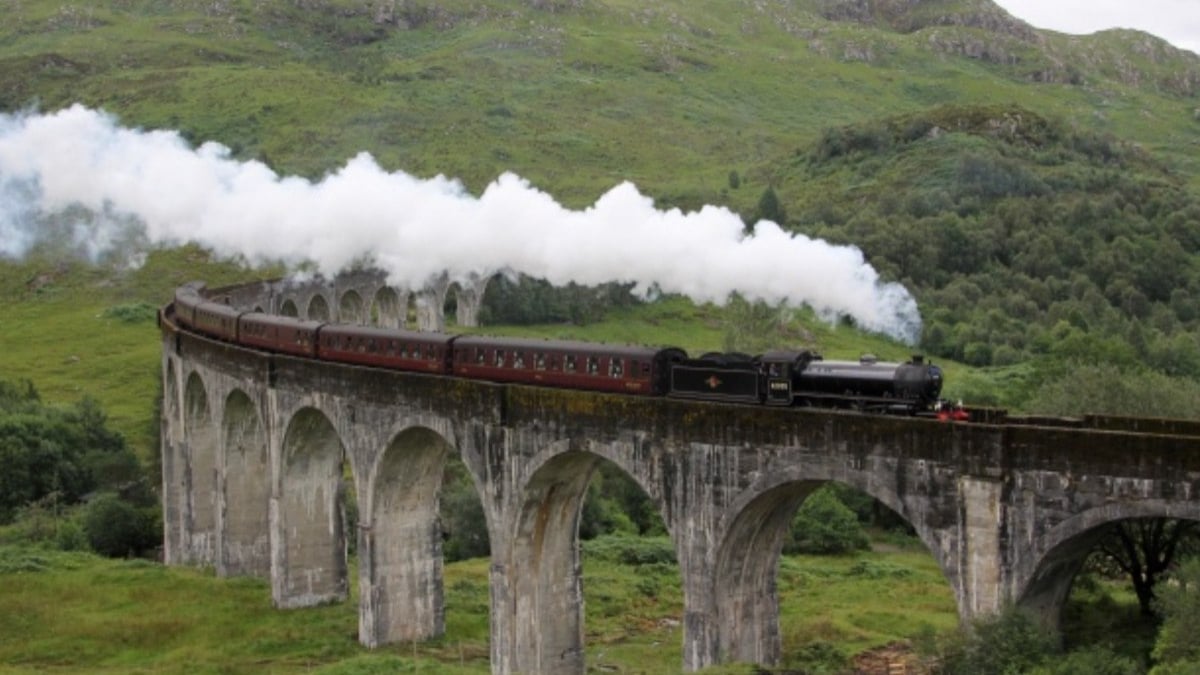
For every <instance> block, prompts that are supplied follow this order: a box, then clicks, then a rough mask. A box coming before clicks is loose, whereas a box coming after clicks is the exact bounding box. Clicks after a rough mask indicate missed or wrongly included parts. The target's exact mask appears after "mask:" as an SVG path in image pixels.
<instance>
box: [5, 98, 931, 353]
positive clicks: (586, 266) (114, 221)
mask: <svg viewBox="0 0 1200 675" xmlns="http://www.w3.org/2000/svg"><path fill="white" fill-rule="evenodd" d="M64 223H65V225H64ZM52 227H58V228H59V229H58V230H57V232H58V235H57V236H58V237H59V238H62V231H61V230H62V229H63V227H65V228H66V230H67V238H68V239H72V240H74V241H76V242H77V243H78V245H79V247H80V248H83V249H85V250H86V251H87V252H89V253H92V254H96V253H100V252H103V251H105V250H111V249H112V248H113V247H115V246H118V245H122V244H130V243H133V242H139V241H140V242H143V243H149V244H152V245H161V244H173V243H182V242H186V241H195V242H197V243H199V244H202V245H204V246H206V247H209V248H211V249H213V250H214V251H215V252H216V253H218V254H220V255H227V256H241V257H244V258H245V259H247V260H251V261H257V260H270V261H284V262H289V263H293V264H300V263H305V262H309V263H315V266H316V268H317V270H318V271H320V272H321V273H323V274H325V275H327V276H332V275H334V274H336V273H337V272H338V271H340V270H342V269H344V268H346V267H348V266H350V265H353V264H363V263H364V262H365V263H370V264H374V265H376V266H379V267H381V268H383V269H384V270H386V271H387V272H388V274H389V280H390V281H391V282H392V283H394V284H396V285H401V286H405V287H407V288H421V287H422V286H424V285H425V283H426V282H427V281H428V280H430V279H431V278H434V277H435V276H437V275H440V274H444V273H449V275H450V277H451V278H452V279H454V280H459V279H466V278H469V277H470V276H471V275H483V276H486V275H491V274H495V273H497V272H501V271H506V270H513V271H517V272H523V273H525V274H528V275H530V276H533V277H540V278H544V279H546V280H548V281H549V282H551V283H553V284H556V285H563V284H566V283H569V282H576V283H579V284H599V283H603V282H607V281H620V282H626V283H633V284H635V289H636V290H637V291H638V292H641V293H649V292H650V291H651V290H655V289H657V290H661V291H662V292H666V293H679V294H683V295H687V296H689V297H690V298H692V299H693V300H695V301H697V302H715V303H724V302H725V301H726V300H727V299H728V298H729V296H730V294H731V293H733V292H734V291H736V292H738V293H740V294H741V295H742V296H743V297H745V298H747V299H750V300H763V301H766V302H768V303H772V304H775V303H788V304H790V305H793V306H799V305H809V306H810V307H812V308H814V309H815V310H816V311H817V312H818V313H820V314H821V315H823V316H825V317H826V318H828V319H834V318H837V317H838V316H850V317H853V319H854V321H855V323H856V324H857V325H859V326H860V327H863V328H866V329H868V330H872V331H878V332H882V333H887V334H890V335H892V336H894V337H896V338H899V339H902V340H906V341H909V342H912V341H915V339H916V338H917V336H918V335H919V333H920V316H919V314H918V312H917V305H916V302H915V301H914V299H913V297H912V296H911V295H910V294H909V293H908V291H907V290H905V289H904V288H903V287H902V286H900V285H899V284H894V283H884V282H883V281H882V280H881V279H880V278H879V275H878V273H877V272H876V271H875V269H874V268H872V267H871V266H870V265H869V264H867V262H866V261H865V259H864V257H863V254H862V252H861V251H859V250H858V249H857V248H854V247H849V246H834V245H831V244H829V243H827V242H824V241H820V240H815V239H810V238H808V237H804V236H802V235H797V234H791V233H788V232H786V231H784V230H783V229H782V228H780V227H779V226H778V225H777V224H775V223H772V222H769V221H762V222H760V223H758V224H757V225H756V226H755V228H754V231H753V234H750V235H747V234H745V233H744V224H743V223H742V220H741V218H740V217H739V216H738V215H737V214H735V213H733V212H732V211H729V210H728V209H725V208H721V207H716V206H705V207H703V208H702V209H700V210H699V211H694V212H688V213H685V212H682V211H680V210H678V209H672V210H667V211H663V210H659V209H656V208H655V207H654V204H653V201H652V200H651V199H650V198H649V197H646V196H644V195H642V194H641V193H640V192H639V191H638V190H637V188H636V187H634V186H633V185H632V184H630V183H622V184H620V185H617V186H616V187H614V188H612V189H611V190H609V191H608V192H607V193H606V194H604V195H602V196H601V197H600V198H599V199H598V200H597V201H596V203H595V204H593V205H592V206H590V207H588V208H586V209H583V210H570V209H567V208H565V207H563V206H562V205H560V204H559V203H558V202H556V201H555V200H554V199H552V198H551V197H550V196H549V195H547V194H546V193H545V192H542V191H540V190H538V189H536V188H534V187H533V186H531V185H530V184H529V183H528V182H527V181H525V180H524V179H522V178H520V177H518V176H516V175H514V174H510V173H506V174H503V175H501V176H500V177H499V178H497V179H496V180H495V182H493V183H492V184H491V185H489V186H488V187H487V188H486V189H485V190H484V191H483V193H482V194H481V195H479V196H478V197H476V196H473V195H471V194H468V193H467V191H466V190H465V189H464V188H463V186H462V184H461V183H459V182H458V181H456V180H451V179H449V178H446V177H444V176H437V177H435V178H430V179H421V178H417V177H415V176H411V175H409V174H406V173H403V172H387V171H384V170H383V169H381V168H380V167H379V165H378V164H376V162H375V160H374V159H373V158H372V157H371V156H370V155H367V154H365V153H363V154H360V155H358V156H356V157H354V158H353V159H351V160H350V161H348V162H347V163H346V164H345V165H344V166H343V167H342V168H340V169H338V170H337V171H336V172H334V173H331V174H329V175H327V176H326V177H325V178H323V179H322V180H320V181H315V182H314V181H309V180H306V179H303V178H299V177H294V176H279V175H277V174H276V173H275V172H274V171H272V170H271V169H270V168H268V167H267V166H266V165H264V164H262V163H260V162H256V161H246V162H241V161H236V160H234V159H232V158H231V156H230V151H229V150H228V148H226V147H224V146H222V145H219V144H216V143H205V144H204V145H201V146H200V147H198V148H192V147H191V146H189V144H188V143H187V142H186V141H184V139H183V138H182V137H181V136H180V135H179V134H178V133H176V132H173V131H141V130H135V129H127V128H122V127H120V126H119V125H118V124H117V123H116V121H115V119H114V118H112V117H111V116H109V115H107V114H104V113H101V112H97V111H94V110H90V109H88V108H85V107H82V106H79V105H76V106H73V107H71V108H69V109H66V110H61V111H59V112H55V113H52V114H46V115H31V114H23V115H0V255H7V256H19V255H22V254H23V253H24V252H25V251H27V250H28V249H29V247H30V246H32V245H34V244H35V243H36V242H38V241H39V240H45V239H46V238H47V236H48V230H49V229H51V228H52Z"/></svg>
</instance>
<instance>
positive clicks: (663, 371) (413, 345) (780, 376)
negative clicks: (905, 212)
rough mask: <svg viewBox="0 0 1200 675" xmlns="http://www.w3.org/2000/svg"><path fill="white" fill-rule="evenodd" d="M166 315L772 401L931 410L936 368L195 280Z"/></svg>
mask: <svg viewBox="0 0 1200 675" xmlns="http://www.w3.org/2000/svg"><path fill="white" fill-rule="evenodd" d="M173 309H174V315H175V320H176V322H177V323H178V324H180V325H181V326H183V327H186V328H188V329H190V330H193V331H196V332H199V333H202V334H204V335H207V336H209V337H213V338H216V339H219V340H223V341H227V342H232V343H236V344H240V345H244V346H246V347H252V348H255V349H262V350H266V351H270V352H275V353H280V354H287V355H292V356H301V357H307V358H315V359H322V360H327V361H337V362H341V363H351V364H356V365H363V366H374V367H380V368H389V369H394V370H404V371H411V372H421V373H432V374H438V375H454V376H458V377H465V378H473V379H482V380H488V381H492V382H512V383H520V384H531V385H539V386H550V387H566V388H572V389H584V390H590V391H603V392H618V393H625V394H634V395H642V396H670V397H676V398H687V399H697V400H708V401H725V402H735V403H751V404H762V405H771V406H813V407H824V408H845V409H854V410H861V411H869V412H879V413H888V414H897V415H920V416H937V417H938V418H940V419H965V414H961V413H960V412H956V413H954V414H953V415H949V414H947V411H949V410H951V409H952V407H947V406H945V404H944V402H943V401H942V400H941V399H940V398H939V396H940V395H941V390H942V378H943V376H942V370H941V369H940V368H939V367H937V366H936V365H933V364H931V363H927V362H925V361H924V359H922V358H921V357H920V356H914V357H913V358H912V360H910V361H908V362H905V363H890V362H881V361H878V360H877V359H875V358H873V357H869V356H868V357H863V358H862V359H861V360H859V361H826V360H824V359H823V358H821V356H820V355H818V354H815V353H813V352H811V351H806V350H805V351H783V350H777V351H769V352H766V353H764V354H761V355H757V356H751V355H748V354H737V353H732V354H722V353H708V354H703V355H701V356H699V357H698V358H691V357H689V356H688V355H687V353H686V352H685V351H684V350H682V349H678V348H675V347H664V348H653V347H641V346H617V345H608V344H601V343H591V342H580V341H569V340H543V339H529V338H514V337H488V336H476V335H455V334H449V333H440V332H416V331H409V330H402V329H391V328H378V327H369V326H355V325H346V324H334V323H323V322H319V321H307V320H301V319H297V318H293V317H286V316H277V315H273V314H266V313H263V312H259V311H243V310H239V309H236V308H234V307H232V306H230V305H229V304H227V303H225V302H220V301H218V300H217V299H212V298H208V297H206V296H205V294H204V288H203V285H202V284H189V285H186V286H182V287H180V288H178V289H176V292H175V302H174V305H173Z"/></svg>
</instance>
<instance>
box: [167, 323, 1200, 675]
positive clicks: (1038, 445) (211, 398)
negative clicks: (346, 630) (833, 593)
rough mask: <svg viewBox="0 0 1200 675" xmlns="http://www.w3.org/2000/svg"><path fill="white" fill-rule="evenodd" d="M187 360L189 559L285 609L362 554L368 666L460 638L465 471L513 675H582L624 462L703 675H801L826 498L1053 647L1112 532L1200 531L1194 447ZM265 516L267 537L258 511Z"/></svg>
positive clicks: (171, 418) (179, 394) (184, 340)
mask: <svg viewBox="0 0 1200 675" xmlns="http://www.w3.org/2000/svg"><path fill="white" fill-rule="evenodd" d="M163 344H164V354H163V378H164V385H165V386H164V397H165V398H166V400H165V401H164V406H163V411H164V412H163V414H164V420H163V427H164V430H165V431H166V433H164V435H163V438H164V441H163V465H164V520H165V521H166V525H165V527H166V532H165V541H166V546H167V551H166V557H167V560H168V561H170V562H172V563H186V564H211V563H215V564H217V566H218V573H220V574H263V573H264V570H267V569H269V575H270V578H271V582H272V592H273V598H274V602H275V603H276V605H278V606H280V607H299V606H306V605H311V604H316V603H321V602H331V601H338V600H341V599H343V598H345V597H346V589H347V586H348V585H347V580H346V569H347V566H346V561H345V555H346V553H345V542H346V537H347V536H357V537H358V544H359V556H360V568H359V569H360V572H359V574H360V583H361V585H362V588H363V593H362V594H361V598H360V607H359V614H360V626H359V635H360V640H361V641H362V642H363V644H366V645H379V644H385V643H388V642H393V641H397V640H403V641H407V640H419V639H424V638H427V637H431V636H434V635H437V634H438V633H440V632H441V631H442V630H443V625H444V617H443V608H442V595H441V594H442V581H441V564H442V563H441V551H440V538H439V536H438V532H439V525H438V523H437V503H438V496H439V492H440V488H441V486H440V476H441V464H442V463H443V462H444V460H445V458H446V457H448V456H451V455H455V454H457V455H459V456H461V458H462V459H463V461H464V462H465V464H466V466H467V468H468V470H469V472H470V474H471V477H472V480H473V481H474V483H475V485H476V487H477V489H478V492H479V496H480V499H481V502H482V504H483V510H484V514H485V517H486V520H487V527H488V532H489V536H490V541H491V545H492V553H491V573H490V580H491V613H492V616H491V649H492V669H493V672H496V673H518V672H521V673H581V672H583V671H584V657H583V648H584V638H583V602H582V575H581V573H580V564H579V545H578V539H577V525H578V519H579V510H580V505H581V504H582V501H583V498H584V495H585V492H586V487H587V483H588V480H589V478H590V476H591V473H592V472H593V471H594V469H595V467H596V466H597V465H598V463H599V462H601V461H609V462H612V463H614V464H615V465H616V466H618V467H620V468H621V469H622V470H623V471H625V472H626V473H627V474H628V475H629V476H630V477H631V478H632V479H633V480H634V481H636V482H637V484H638V485H640V486H641V488H642V489H643V490H645V492H646V494H647V495H649V497H650V499H651V500H652V501H653V502H654V504H655V505H656V506H657V507H658V509H659V510H660V513H661V514H662V516H663V520H664V522H665V523H666V526H667V529H668V531H669V532H670V535H671V538H672V540H673V541H674V544H675V549H676V556H677V558H678V560H679V564H680V569H681V574H682V584H683V594H684V605H685V607H684V614H683V616H682V617H681V619H682V622H683V645H682V648H683V658H682V661H683V663H682V667H683V668H684V669H686V670H694V669H699V668H702V667H706V666H709V665H713V664H716V663H721V662H725V661H730V660H744V661H755V662H759V663H764V664H771V663H775V662H777V661H778V660H779V658H780V656H781V646H780V637H779V626H778V603H779V599H778V593H777V590H776V588H775V579H776V576H777V569H778V561H779V550H780V544H781V541H782V535H783V532H784V530H785V529H786V527H787V523H788V521H789V520H790V518H791V516H792V514H793V513H794V511H795V509H796V508H797V507H798V505H799V504H800V503H801V502H802V501H803V499H804V498H805V497H806V496H807V495H808V494H809V493H810V492H811V491H812V490H813V489H814V488H815V487H816V486H818V485H820V484H821V483H824V482H826V481H838V482H841V483H844V484H847V485H850V486H852V487H854V488H856V489H858V490H862V491H863V492H865V493H866V494H868V495H871V496H872V497H875V498H877V499H879V500H880V501H882V502H883V503H884V504H886V505H887V506H888V507H889V508H891V509H893V510H894V511H896V512H897V513H898V514H899V515H900V516H901V517H903V518H905V519H906V520H907V521H908V522H910V523H911V524H912V525H913V527H914V528H915V530H916V532H917V534H918V536H919V537H920V538H921V540H922V541H923V542H924V543H925V544H926V546H928V548H929V550H930V552H931V553H932V555H933V557H934V558H935V559H936V561H937V563H938V564H939V565H940V567H941V569H942V571H943V573H944V574H945V577H946V580H947V583H948V584H949V585H950V587H951V588H952V589H953V591H954V595H955V597H956V599H957V601H958V607H959V611H960V614H961V615H962V616H963V617H964V618H969V617H972V616H976V615H980V614H986V613H989V612H995V611H996V610H998V609H999V608H1000V607H1001V606H1002V605H1003V604H1004V603H1009V602H1015V603H1019V604H1022V605H1024V606H1027V607H1030V608H1033V609H1035V610H1037V611H1039V612H1041V614H1042V616H1043V617H1045V619H1046V620H1047V622H1050V623H1053V622H1054V621H1056V620H1057V616H1058V611H1059V608H1060V607H1061V603H1062V600H1063V598H1064V597H1065V594H1066V592H1067V589H1069V584H1070V580H1071V577H1072V576H1073V574H1074V572H1075V570H1076V569H1077V567H1078V565H1079V563H1080V561H1081V556H1082V555H1083V554H1084V553H1085V552H1086V550H1087V545H1088V543H1089V541H1090V540H1091V539H1090V538H1091V537H1093V536H1094V535H1095V533H1096V532H1097V528H1099V527H1100V526H1102V525H1104V524H1106V523H1110V522H1113V521H1116V520H1120V519H1123V518H1131V517H1148V516H1170V517H1178V518H1191V519H1198V520H1200V438H1198V437H1197V436H1195V435H1187V434H1181V435H1169V434H1146V433H1129V432H1125V431H1106V430H1102V429H1097V428H1087V427H1086V426H1084V425H1058V426H1040V425H1037V424H1032V423H1029V421H1024V422H1022V423H1019V424H1012V425H1006V426H1002V425H985V424H975V425H966V424H944V423H938V422H934V421H930V420H918V419H908V418H892V417H873V416H864V415H858V414H852V413H839V412H821V411H811V410H801V409H773V408H772V409H767V408H762V407H755V406H726V405H715V404H707V403H699V402H688V401H678V400H669V399H648V398H637V397H624V396H611V395H598V394H589V393H583V392H572V391H564V390H552V389H538V388H529V387H507V386H499V385H494V384H488V383H482V382H472V381H464V380H458V379H454V378H438V377H429V376H422V375H411V374H401V373H393V372H384V371H377V370H371V369H364V368H354V367H339V366H336V365H332V364H326V363H318V362H309V361H304V360H300V359H291V358H283V357H271V356H269V355H264V354H259V353H254V352H249V351H245V350H241V349H238V348H234V347H231V346H227V345H221V344H219V343H215V342H212V341H209V340H205V339H201V338H197V337H193V336H190V335H186V334H176V333H175V332H174V330H173V329H172V327H171V326H170V324H169V323H167V324H165V325H164V342H163ZM1122 424H1123V425H1124V426H1122V427H1121V428H1129V425H1128V423H1122ZM1110 426H1111V425H1110ZM1153 428H1154V429H1155V430H1163V429H1173V430H1180V429H1182V430H1184V431H1186V429H1185V428H1183V427H1175V426H1171V425H1164V424H1157V425H1155V426H1154V427H1153ZM264 449H265V455H266V464H265V466H264V465H263V464H262V463H261V457H262V456H263V452H264ZM255 472H264V473H265V474H266V477H265V480H261V481H260V480H258V479H256V478H251V477H249V476H247V475H234V474H239V473H242V474H244V473H255ZM347 477H348V478H347ZM350 498H353V499H356V500H357V504H358V508H359V518H360V521H359V527H358V528H357V532H356V533H347V532H345V531H344V523H343V520H342V517H341V504H342V500H344V499H350ZM264 501H265V503H266V506H265V508H266V510H267V517H266V518H263V517H262V516H261V514H259V515H254V514H249V513H241V511H250V510H253V509H255V508H260V507H256V506H255V505H262V504H263V503H264ZM235 505H236V507H235ZM235 512H237V513H236V514H235ZM264 539H265V541H266V542H267V543H266V546H265V549H266V552H264V546H263V544H262V542H263V541H264ZM813 611H820V608H813Z"/></svg>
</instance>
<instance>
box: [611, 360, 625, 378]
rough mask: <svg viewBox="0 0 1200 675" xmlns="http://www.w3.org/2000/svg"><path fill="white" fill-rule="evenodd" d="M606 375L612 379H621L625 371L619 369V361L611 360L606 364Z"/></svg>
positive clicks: (621, 368)
mask: <svg viewBox="0 0 1200 675" xmlns="http://www.w3.org/2000/svg"><path fill="white" fill-rule="evenodd" d="M608 374H609V375H611V376H612V377H621V376H623V375H624V374H625V369H624V368H623V367H621V359H611V360H609V362H608Z"/></svg>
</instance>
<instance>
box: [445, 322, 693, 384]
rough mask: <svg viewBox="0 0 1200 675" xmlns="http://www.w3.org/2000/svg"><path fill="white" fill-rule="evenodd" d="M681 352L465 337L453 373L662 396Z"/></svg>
mask: <svg viewBox="0 0 1200 675" xmlns="http://www.w3.org/2000/svg"><path fill="white" fill-rule="evenodd" d="M684 356H685V354H684V352H683V350H681V349H676V348H673V347H672V348H665V349H655V348H652V347H639V346H620V345H607V344H600V343H591V342H575V341H569V340H537V339H527V338H503V337H485V336H460V337H458V338H457V339H455V340H454V360H453V363H452V372H453V373H454V374H455V375H459V376H461V377H470V378H477V379H482V380H492V381H495V382H520V383H525V384H536V385H541V386H550V387H568V388H573V389H588V390H591V391H610V392H620V393H625V394H642V395H662V394H664V393H666V390H667V379H668V377H669V371H670V364H671V363H674V362H676V361H678V360H680V359H682V358H684Z"/></svg>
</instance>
